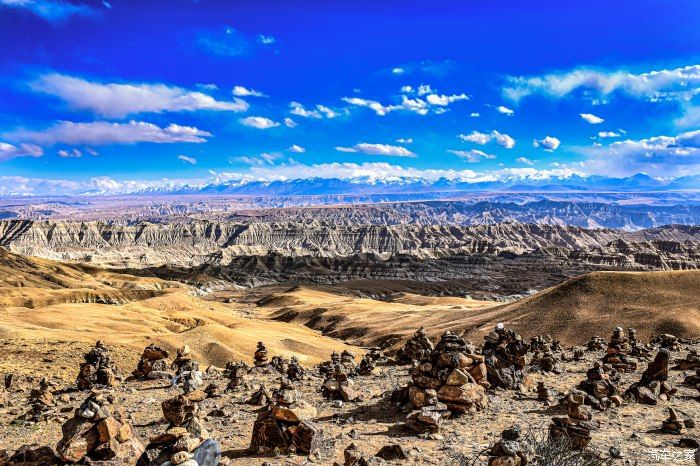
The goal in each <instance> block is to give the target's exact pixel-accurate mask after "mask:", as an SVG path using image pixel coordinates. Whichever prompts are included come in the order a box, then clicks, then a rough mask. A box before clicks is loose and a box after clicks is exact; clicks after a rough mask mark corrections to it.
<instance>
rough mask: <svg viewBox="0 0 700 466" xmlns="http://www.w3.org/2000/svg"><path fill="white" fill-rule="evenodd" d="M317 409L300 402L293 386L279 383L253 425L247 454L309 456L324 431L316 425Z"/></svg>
mask: <svg viewBox="0 0 700 466" xmlns="http://www.w3.org/2000/svg"><path fill="white" fill-rule="evenodd" d="M316 414H317V411H316V408H314V407H313V406H311V405H310V404H308V403H306V402H305V401H303V400H301V399H300V397H299V394H298V393H297V391H296V389H295V387H294V385H293V384H292V383H291V382H290V381H288V380H284V379H283V380H282V382H281V383H280V388H279V389H278V390H276V391H275V392H274V394H273V397H272V400H271V402H270V403H269V405H268V406H267V407H266V408H265V409H263V410H262V411H260V413H259V414H258V418H257V419H256V421H255V424H254V425H253V435H252V439H251V442H250V451H252V452H254V453H269V452H272V451H274V450H275V449H279V450H280V451H283V452H298V453H303V454H306V455H309V454H311V453H313V452H315V451H316V450H318V449H319V448H320V446H321V442H322V437H323V431H322V429H321V427H320V426H319V425H318V424H316V423H315V422H313V421H311V419H313V418H314V417H316Z"/></svg>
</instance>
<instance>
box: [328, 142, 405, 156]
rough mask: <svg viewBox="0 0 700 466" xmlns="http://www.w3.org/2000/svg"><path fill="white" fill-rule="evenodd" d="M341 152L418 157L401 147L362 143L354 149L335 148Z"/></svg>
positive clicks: (353, 147)
mask: <svg viewBox="0 0 700 466" xmlns="http://www.w3.org/2000/svg"><path fill="white" fill-rule="evenodd" d="M335 149H336V150H337V151H339V152H357V153H360V154H368V155H386V156H390V157H416V154H414V153H413V152H411V151H410V150H408V149H406V148H405V147H401V146H392V145H389V144H368V143H366V142H361V143H359V144H355V145H354V146H352V147H341V146H338V147H336V148H335Z"/></svg>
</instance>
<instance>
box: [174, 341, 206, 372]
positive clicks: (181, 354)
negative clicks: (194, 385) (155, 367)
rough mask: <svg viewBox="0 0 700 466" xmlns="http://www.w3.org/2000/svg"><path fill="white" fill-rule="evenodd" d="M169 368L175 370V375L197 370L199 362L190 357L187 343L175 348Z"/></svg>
mask: <svg viewBox="0 0 700 466" xmlns="http://www.w3.org/2000/svg"><path fill="white" fill-rule="evenodd" d="M170 368H171V369H172V370H173V371H175V375H176V376H179V375H182V374H183V373H185V372H192V371H198V370H199V363H198V362H197V361H195V360H194V359H193V358H192V354H191V352H190V347H189V345H185V346H183V347H182V348H180V349H179V350H177V355H176V357H175V360H174V361H173V363H172V364H171V365H170Z"/></svg>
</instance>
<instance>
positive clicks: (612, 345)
mask: <svg viewBox="0 0 700 466" xmlns="http://www.w3.org/2000/svg"><path fill="white" fill-rule="evenodd" d="M630 350H631V347H630V344H629V341H628V339H627V337H626V336H625V334H624V330H623V329H622V327H615V329H614V330H613V334H612V337H611V338H610V342H609V343H608V347H607V349H606V352H605V356H603V362H604V363H605V364H610V365H611V366H612V367H614V368H615V369H616V370H618V371H622V372H633V371H635V370H637V362H638V361H637V359H636V358H633V357H631V356H629V352H630Z"/></svg>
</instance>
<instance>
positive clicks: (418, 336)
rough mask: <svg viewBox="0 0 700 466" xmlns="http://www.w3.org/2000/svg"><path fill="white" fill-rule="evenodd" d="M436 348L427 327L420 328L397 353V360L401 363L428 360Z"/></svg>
mask: <svg viewBox="0 0 700 466" xmlns="http://www.w3.org/2000/svg"><path fill="white" fill-rule="evenodd" d="M433 349H435V347H434V346H433V343H432V342H431V341H430V339H429V338H428V335H427V333H426V332H425V328H423V327H421V328H419V329H418V330H417V331H416V332H415V333H414V334H413V336H412V337H411V338H410V339H409V340H408V341H407V342H406V344H404V346H403V348H401V349H400V350H399V352H398V354H397V357H396V359H397V361H398V362H399V363H401V364H414V363H419V362H422V361H426V360H428V359H429V358H430V355H431V353H432V351H433Z"/></svg>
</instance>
